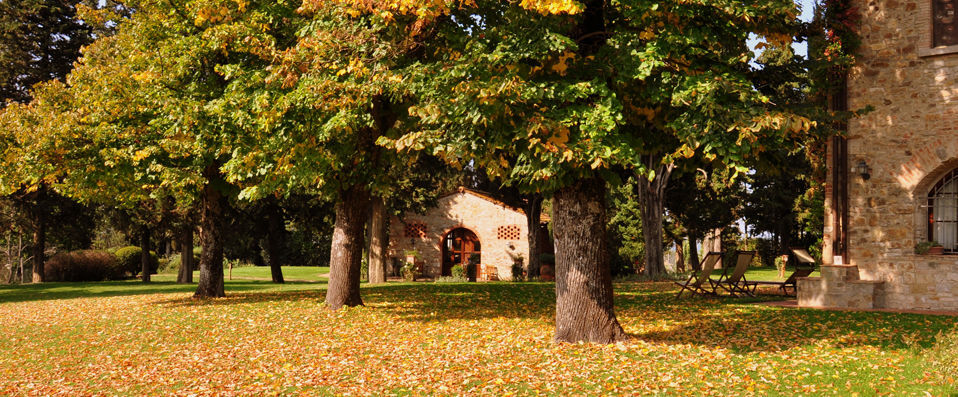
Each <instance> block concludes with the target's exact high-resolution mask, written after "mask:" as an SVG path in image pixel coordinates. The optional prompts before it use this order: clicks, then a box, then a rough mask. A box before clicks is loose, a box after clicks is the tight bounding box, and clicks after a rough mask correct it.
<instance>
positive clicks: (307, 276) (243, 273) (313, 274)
mask: <svg viewBox="0 0 958 397" xmlns="http://www.w3.org/2000/svg"><path fill="white" fill-rule="evenodd" d="M223 272H224V273H226V276H227V277H228V276H229V273H230V270H229V269H224V271H223ZM328 274H329V267H314V266H283V279H284V280H286V281H309V282H319V281H326V278H327V276H326V275H328ZM199 277H200V272H199V271H194V272H193V280H199ZM153 278H156V279H157V280H162V281H176V273H175V272H174V273H164V274H158V275H155V276H153ZM233 279H234V280H243V279H245V280H265V281H270V280H272V279H273V278H272V276H270V272H269V267H268V266H244V267H234V268H233Z"/></svg>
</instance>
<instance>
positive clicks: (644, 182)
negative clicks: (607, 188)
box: [637, 160, 673, 279]
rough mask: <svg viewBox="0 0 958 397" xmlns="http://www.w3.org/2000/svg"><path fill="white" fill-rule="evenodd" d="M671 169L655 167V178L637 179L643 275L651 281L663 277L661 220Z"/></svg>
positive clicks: (667, 166) (640, 176) (639, 177)
mask: <svg viewBox="0 0 958 397" xmlns="http://www.w3.org/2000/svg"><path fill="white" fill-rule="evenodd" d="M650 162H651V160H650ZM651 165H652V164H650V166H651ZM672 168H673V166H672V165H661V166H659V167H657V169H656V171H657V172H656V174H655V178H653V179H652V180H651V181H650V180H649V178H647V177H645V176H643V175H638V178H637V179H638V185H639V207H640V210H641V212H642V236H643V237H644V238H645V274H646V275H648V276H649V278H652V279H656V278H659V277H661V276H663V275H665V262H664V257H663V253H662V219H663V216H664V215H665V187H666V185H667V184H668V181H669V175H670V174H671V173H672Z"/></svg>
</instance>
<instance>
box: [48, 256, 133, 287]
mask: <svg viewBox="0 0 958 397" xmlns="http://www.w3.org/2000/svg"><path fill="white" fill-rule="evenodd" d="M43 273H44V277H45V278H46V280H47V281H104V280H119V279H122V278H123V276H124V268H123V267H122V266H121V265H120V262H119V261H118V260H117V258H116V256H114V255H113V254H111V253H109V252H106V251H95V250H81V251H70V252H61V253H58V254H56V255H54V256H53V257H52V258H50V260H48V261H47V262H46V264H45V265H44V267H43Z"/></svg>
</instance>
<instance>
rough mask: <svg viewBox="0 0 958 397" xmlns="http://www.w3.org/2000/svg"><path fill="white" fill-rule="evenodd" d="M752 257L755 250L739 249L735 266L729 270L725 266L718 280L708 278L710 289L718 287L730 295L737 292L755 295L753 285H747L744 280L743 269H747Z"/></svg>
mask: <svg viewBox="0 0 958 397" xmlns="http://www.w3.org/2000/svg"><path fill="white" fill-rule="evenodd" d="M754 257H755V251H739V252H738V255H736V259H735V267H734V268H732V271H731V272H729V268H728V267H726V268H725V271H724V272H722V275H721V276H719V279H718V280H712V279H709V283H711V284H712V289H714V290H716V291H717V290H718V288H721V289H724V290H726V291H728V293H729V295H732V296H738V295H739V294H745V295H748V296H755V285H749V284H748V282H747V281H746V280H745V271H746V270H748V265H749V264H751V263H752V258H754Z"/></svg>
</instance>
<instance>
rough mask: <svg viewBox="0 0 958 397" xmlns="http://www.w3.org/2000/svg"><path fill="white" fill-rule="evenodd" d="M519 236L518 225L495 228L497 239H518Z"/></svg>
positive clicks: (519, 229)
mask: <svg viewBox="0 0 958 397" xmlns="http://www.w3.org/2000/svg"><path fill="white" fill-rule="evenodd" d="M521 237H522V235H521V228H520V227H519V225H504V226H499V227H498V228H496V238H498V239H499V240H519V239H520V238H521Z"/></svg>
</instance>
